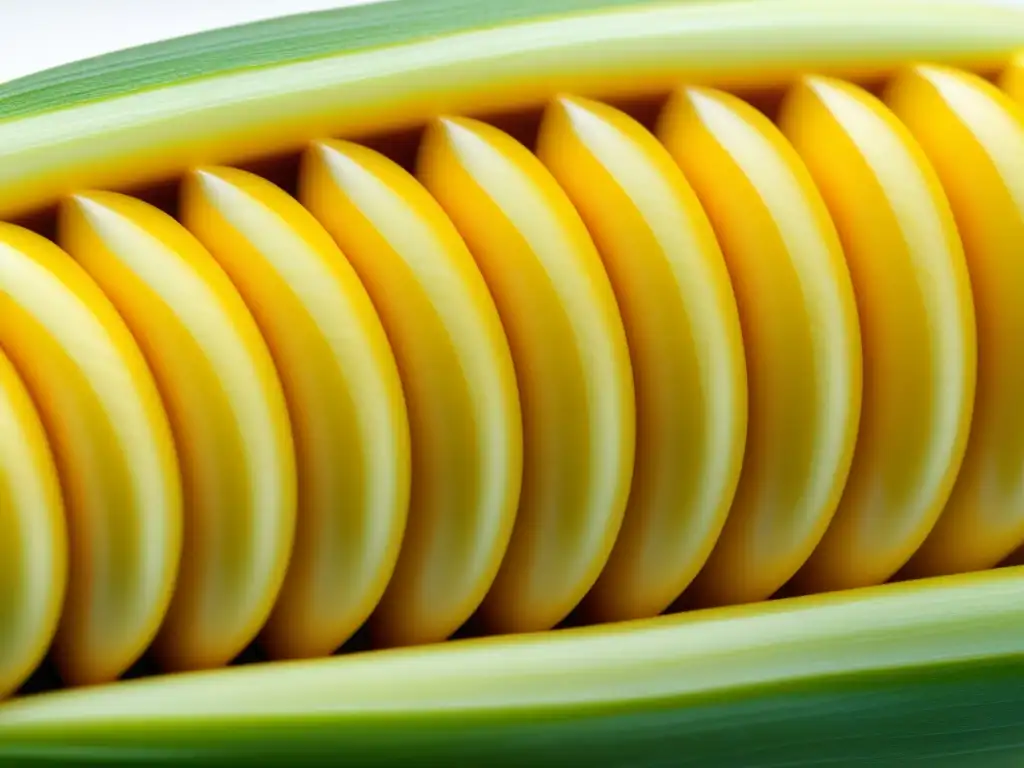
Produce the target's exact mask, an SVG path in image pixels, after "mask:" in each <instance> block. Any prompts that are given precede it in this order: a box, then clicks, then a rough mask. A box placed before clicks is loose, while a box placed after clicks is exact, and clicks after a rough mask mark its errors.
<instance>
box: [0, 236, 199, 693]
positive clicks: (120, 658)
mask: <svg viewBox="0 0 1024 768" xmlns="http://www.w3.org/2000/svg"><path fill="white" fill-rule="evenodd" d="M0 317H3V322H2V323H0V348H2V350H3V351H4V352H5V353H6V354H7V356H8V357H9V358H10V360H11V362H12V363H13V364H14V366H15V368H16V369H17V370H18V372H19V373H20V374H21V377H22V379H23V381H24V382H25V384H26V386H27V388H28V390H29V393H30V394H31V396H32V399H33V402H34V403H35V404H36V407H37V408H38V409H39V414H40V417H41V418H42V422H43V425H44V427H45V429H46V434H47V437H48V439H49V443H50V447H51V449H52V451H53V455H54V460H55V463H56V467H57V472H58V475H59V477H60V483H61V489H62V494H63V498H64V506H65V512H66V515H67V530H68V542H69V547H70V552H69V572H68V588H67V592H66V594H65V598H64V604H63V610H62V614H61V618H60V623H59V626H58V630H57V635H56V637H55V638H54V644H53V648H52V654H51V655H52V657H53V660H54V663H55V665H56V668H57V671H58V673H59V675H60V677H61V679H62V680H63V682H64V683H65V684H67V685H90V684H97V683H106V682H110V681H113V680H115V679H117V678H118V677H119V676H120V675H122V674H123V673H124V672H125V671H126V670H127V669H128V668H129V667H130V666H131V665H132V664H134V663H135V662H136V661H137V660H138V658H139V657H140V656H141V655H142V653H143V652H144V651H145V650H146V647H147V646H148V645H149V644H150V642H151V641H152V639H153V637H154V635H155V634H156V632H157V629H158V627H159V625H160V622H161V621H162V620H163V618H164V616H165V614H166V612H167V608H168V604H169V602H170V599H171V595H172V591H173V589H174V586H175V583H176V579H177V575H178V567H179V561H180V556H181V539H182V493H181V475H180V473H179V465H178V461H177V455H176V453H175V449H174V442H173V436H172V433H171V428H170V424H169V422H168V420H167V416H166V414H165V413H164V410H163V407H162V403H161V400H160V394H159V391H158V389H157V387H156V383H155V381H154V380H153V377H152V374H151V372H150V370H149V368H148V366H147V365H146V361H145V358H144V357H143V356H142V354H141V352H140V351H139V348H138V346H137V345H136V343H135V340H134V338H133V337H132V335H131V333H130V331H129V330H128V328H127V326H126V325H125V324H124V321H123V320H122V319H121V317H120V316H119V314H118V313H117V311H116V309H115V308H114V306H113V305H112V304H111V302H110V300H109V299H108V298H107V297H106V296H105V295H104V293H103V292H102V291H101V290H100V289H99V287H98V286H97V285H96V283H95V282H94V281H93V280H92V279H91V278H90V277H89V275H88V274H87V273H86V272H85V271H84V270H83V269H82V268H81V266H80V265H78V264H76V263H75V262H74V261H73V260H72V259H71V258H70V257H69V256H68V254H67V253H65V252H64V251H62V250H61V249H60V248H58V247H57V246H56V245H54V244H53V243H52V242H50V241H49V240H46V239H45V238H43V237H41V236H39V235H37V234H35V233H32V232H29V231H27V230H24V229H21V228H19V227H15V226H11V225H7V224H0Z"/></svg>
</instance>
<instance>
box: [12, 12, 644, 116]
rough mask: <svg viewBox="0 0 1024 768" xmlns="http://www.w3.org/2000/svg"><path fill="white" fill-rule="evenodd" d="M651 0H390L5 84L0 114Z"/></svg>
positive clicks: (184, 40)
mask: <svg viewBox="0 0 1024 768" xmlns="http://www.w3.org/2000/svg"><path fill="white" fill-rule="evenodd" d="M651 2H652V0H515V2H508V0H446V2H424V0H385V2H374V3H371V4H368V5H356V6H348V7H345V8H338V9H335V10H329V11H318V12H313V13H303V14H294V15H290V16H283V17H280V18H276V19H268V20H265V21H257V22H252V23H248V24H240V25H237V26H233V27H226V28H223V29H215V30H210V31H208V32H200V33H198V34H193V35H186V36H183V37H178V38H174V39H172V40H165V41H161V42H158V43H151V44H149V45H142V46H135V47H132V48H128V49H125V50H122V51H115V52H112V53H108V54H104V55H102V56H96V57H92V58H89V59H84V60H82V61H77V62H73V63H70V64H66V65H63V66H60V67H54V68H52V69H48V70H45V71H43V72H39V73H37V74H32V75H27V76H25V77H21V78H18V79H16V80H11V81H9V82H7V83H2V84H0V120H6V119H10V118H13V117H22V116H25V115H31V114H38V113H41V112H48V111H51V110H54V109H63V108H67V107H70V106H74V105H76V104H84V103H88V102H92V101H99V100H101V99H105V98H111V97H114V96H121V95H124V94H127V93H135V92H138V91H143V90H147V89H150V88H157V87H160V86H163V85H170V84H174V83H184V82H188V81H190V80H195V79H198V78H203V77H213V76H216V75H219V74H224V73H227V72H238V71H241V70H246V69H258V68H260V67H265V66H269V65H277V64H285V63H288V62H297V61H306V60H309V59H316V58H320V57H323V56H335V55H339V54H343V53H351V52H354V51H359V50H366V49H371V48H380V47H383V46H388V45H395V44H397V43H406V42H412V41H415V40H423V39H427V38H431V37H436V36H438V35H444V34H450V33H453V32H464V31H468V30H472V29H486V28H488V27H494V26H498V25H501V24H508V23H512V22H518V21H526V20H528V19H538V18H551V17H556V16H559V15H563V14H568V13H576V12H580V11H596V10H600V9H602V8H615V7H620V6H627V5H640V4H650V3H651Z"/></svg>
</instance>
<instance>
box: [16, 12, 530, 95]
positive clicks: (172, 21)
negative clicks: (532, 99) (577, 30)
mask: <svg viewBox="0 0 1024 768" xmlns="http://www.w3.org/2000/svg"><path fill="white" fill-rule="evenodd" d="M372 1H373V0H0V82H4V81H5V80H11V79H13V78H15V77H21V76H22V75H26V74H30V73H32V72H37V71H39V70H41V69H46V68H48V67H53V66H56V65H58V64H64V63H66V62H69V61H75V60H77V59H82V58H86V57H88V56H95V55H97V54H100V53H106V52H108V51H111V50H117V49H120V48H127V47H129V46H132V45H141V44H142V43H149V42H154V41H156V40H163V39H166V38H169V37H178V36H179V35H186V34H190V33H192V32H200V31H203V30H205V29H212V28H215V27H225V26H230V25H232V24H240V23H243V22H247V21H256V20H258V19H265V18H269V17H273V16H282V15H285V14H291V13H303V12H305V11H319V10H324V9H326V8H338V7H340V6H345V5H358V4H361V3H365V2H372ZM424 1H426V0H424ZM510 2H515V0H510Z"/></svg>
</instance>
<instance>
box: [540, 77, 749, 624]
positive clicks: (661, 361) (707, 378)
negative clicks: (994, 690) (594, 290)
mask: <svg viewBox="0 0 1024 768" xmlns="http://www.w3.org/2000/svg"><path fill="white" fill-rule="evenodd" d="M536 151H537V156H538V157H539V158H540V159H541V160H542V161H543V162H544V163H545V165H546V166H547V167H548V169H549V170H550V171H551V172H552V175H553V176H554V177H555V180H556V181H557V182H558V183H559V184H560V185H561V186H562V188H563V189H564V190H565V191H566V193H567V194H568V195H569V198H570V199H571V200H572V202H573V204H574V205H575V207H576V209H577V210H578V211H579V212H580V215H581V216H582V218H583V220H584V222H585V223H586V225H587V228H588V230H589V231H590V234H591V236H592V237H593V238H594V242H595V244H596V246H597V248H598V251H599V252H600V253H601V256H602V260H603V262H604V265H605V268H606V270H607V271H608V274H609V277H610V279H611V282H612V286H613V288H614V290H615V294H616V299H617V302H618V306H619V311H620V313H621V315H622V318H623V321H624V324H625V329H626V335H627V338H628V341H629V348H630V357H631V360H632V365H633V377H634V383H635V387H636V408H637V448H636V461H635V466H634V470H633V480H632V487H631V492H630V499H629V505H628V506H627V508H626V513H625V519H624V521H623V525H622V529H621V530H620V532H619V536H618V539H617V540H616V543H615V548H614V549H613V550H612V555H611V557H610V559H609V561H608V564H607V565H606V566H605V568H604V570H603V571H602V573H601V577H600V578H599V579H598V581H597V583H596V584H595V585H594V588H593V589H592V590H591V591H590V592H589V593H588V595H587V597H586V599H585V600H584V603H583V609H584V614H585V616H586V618H587V619H588V620H590V621H601V620H603V621H615V620H626V619H635V618H644V617H649V616H656V615H657V614H659V613H661V612H662V611H664V610H665V609H666V608H668V607H669V606H670V605H671V604H672V602H673V601H674V600H675V599H676V598H677V597H678V596H679V595H680V593H682V591H683V590H684V589H685V588H686V587H687V586H688V585H689V583H690V581H691V580H692V579H693V577H694V576H695V575H696V574H697V572H698V571H699V570H700V568H701V566H703V565H704V562H705V561H706V559H707V557H708V555H709V554H710V552H711V548H712V547H713V546H714V544H715V542H716V541H717V539H718V535H719V533H720V532H721V530H722V526H723V525H724V524H725V520H726V515H727V514H728V512H729V506H730V504H731V503H732V499H733V495H734V493H735V490H736V484H737V481H738V480H739V473H740V468H741V466H742V462H743V453H744V447H745V444H746V431H747V376H746V362H745V360H744V357H743V339H742V335H741V330H740V323H739V314H738V311H737V308H736V299H735V296H734V294H733V290H732V284H731V282H730V280H729V273H728V271H727V269H726V266H725V261H724V259H723V257H722V252H721V249H720V248H719V247H718V241H717V240H716V239H715V234H714V231H713V230H712V229H711V224H710V223H709V222H708V219H707V216H706V215H705V214H704V210H703V209H702V208H701V206H700V202H699V201H698V200H697V196H696V195H695V194H694V192H693V190H692V189H691V188H690V185H689V184H688V183H687V182H686V179H685V178H684V177H683V174H682V172H681V171H680V170H679V167H678V166H677V165H676V163H675V162H674V161H673V159H672V157H671V155H669V153H668V152H667V151H666V150H665V148H664V147H662V146H661V145H660V144H659V143H658V141H657V139H655V138H654V136H653V135H651V133H650V132H649V131H648V130H647V129H645V128H644V127H643V126H642V125H640V123H638V122H636V121H635V120H634V119H633V118H631V117H629V116H627V115H626V114H625V113H624V112H621V111H619V110H617V109H615V108H613V107H610V106H607V105H604V104H601V103H598V102H595V101H591V100H588V99H580V98H576V97H572V98H570V97H563V98H560V99H558V100H556V101H555V102H553V103H552V104H551V105H550V106H549V107H548V109H547V111H546V113H545V116H544V120H543V122H542V124H541V128H540V135H539V138H538V140H537V150H536Z"/></svg>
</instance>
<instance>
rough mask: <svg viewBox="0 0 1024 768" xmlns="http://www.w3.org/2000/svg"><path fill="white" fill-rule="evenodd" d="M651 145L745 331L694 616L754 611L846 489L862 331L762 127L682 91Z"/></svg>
mask: <svg viewBox="0 0 1024 768" xmlns="http://www.w3.org/2000/svg"><path fill="white" fill-rule="evenodd" d="M657 135H658V137H659V138H660V139H661V141H662V143H664V144H665V146H666V147H667V148H668V150H669V152H670V153H671V154H672V155H673V157H674V158H675V160H676V162H678V163H679V165H680V167H681V168H682V170H683V173H684V174H685V175H686V178H687V180H688V181H689V182H690V184H691V185H692V186H693V189H694V190H695V192H696V193H697V197H698V198H699V199H700V201H701V203H702V205H703V206H704V210H705V211H706V212H707V214H708V217H709V219H710V220H711V224H712V226H713V228H714V230H715V233H716V235H717V237H718V242H719V245H720V246H721V248H722V252H723V254H724V256H725V261H726V264H727V266H728V269H729V274H730V277H731V279H732V284H733V289H734V291H735V293H736V300H737V304H738V306H739V314H740V322H741V326H742V329H743V343H744V349H745V352H746V359H747V375H748V381H749V393H748V396H749V409H750V410H749V421H748V431H747V446H746V453H745V456H744V464H743V470H742V472H741V476H740V480H739V487H738V488H737V491H736V497H735V499H734V501H733V505H732V508H731V510H730V512H729V518H728V520H727V522H726V524H725V528H724V530H723V531H722V535H721V537H720V538H719V540H718V543H717V545H716V547H715V549H714V551H713V552H712V554H711V556H710V558H709V559H708V562H707V564H706V565H705V567H704V569H703V570H702V571H701V573H700V574H699V575H698V576H697V578H696V579H695V581H694V582H693V585H692V586H691V589H690V590H688V591H687V593H686V594H685V595H684V601H686V604H689V605H695V606H704V605H717V604H727V603H744V602H751V601H756V600H763V599H765V598H767V597H769V596H771V595H772V594H773V593H774V592H775V591H776V590H778V589H779V588H780V587H782V586H783V585H784V584H785V583H786V582H787V581H788V580H789V579H790V577H792V576H793V574H794V573H796V571H797V570H798V569H799V568H800V566H801V565H803V563H804V561H805V560H806V559H807V557H808V556H809V555H810V554H811V552H812V550H813V549H814V547H815V546H816V545H817V544H818V542H819V540H820V539H821V537H822V535H823V534H824V532H825V530H826V528H827V527H828V524H829V522H830V521H831V519H832V515H833V514H834V512H835V509H836V506H837V505H838V503H839V498H840V495H841V493H842V490H843V486H844V485H845V482H846V477H847V474H848V472H849V467H850V462H851V459H852V456H853V449H854V443H855V442H856V437H857V427H858V422H859V419H860V407H861V391H862V358H861V339H860V328H859V325H858V318H857V308H856V303H855V300H854V294H853V286H852V283H851V280H850V273H849V270H848V269H847V267H846V264H845V262H844V261H843V253H842V247H841V245H840V242H839V237H838V235H837V233H836V230H835V226H834V225H833V224H832V221H831V219H830V218H829V215H828V211H827V209H826V208H825V204H824V202H823V201H822V199H821V195H820V193H819V192H818V190H817V189H816V188H815V186H814V183H813V181H812V179H811V177H810V174H809V173H808V171H807V168H806V167H805V166H804V165H803V163H802V161H801V160H800V158H799V156H798V155H797V154H796V152H795V150H794V149H793V148H792V146H790V144H789V143H788V142H787V141H786V140H785V138H784V137H783V136H782V134H781V133H780V132H779V131H778V129H777V128H776V127H775V126H774V125H772V124H771V122H770V121H769V120H768V118H767V117H765V116H764V115H763V114H761V113H760V112H758V111H757V110H756V109H754V107H752V106H750V105H749V104H747V103H745V102H743V101H741V100H740V99H739V98H737V97H736V96H733V95H731V94H726V93H723V92H721V91H715V90H710V89H701V88H688V89H684V90H681V91H677V92H676V93H675V94H674V95H673V97H672V98H671V99H670V101H669V103H668V104H667V105H666V107H665V108H664V110H663V112H662V113H661V115H660V117H659V120H658V125H657Z"/></svg>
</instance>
